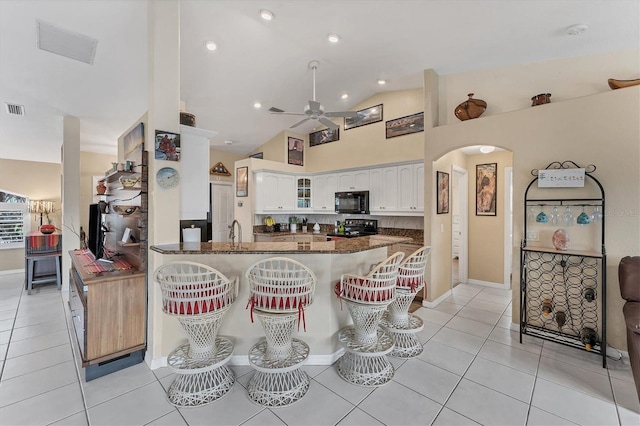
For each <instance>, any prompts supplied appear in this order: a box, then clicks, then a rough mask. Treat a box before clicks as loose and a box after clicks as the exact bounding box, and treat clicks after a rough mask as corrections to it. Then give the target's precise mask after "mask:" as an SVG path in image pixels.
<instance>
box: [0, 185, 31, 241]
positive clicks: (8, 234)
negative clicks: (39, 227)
mask: <svg viewBox="0 0 640 426" xmlns="http://www.w3.org/2000/svg"><path fill="white" fill-rule="evenodd" d="M28 208H29V199H28V198H27V197H24V196H22V195H19V194H13V193H10V192H6V191H2V190H0V250H1V249H9V248H12V249H13V248H20V247H24V234H25V230H26V226H25V224H26V220H27V217H28V214H27V212H28Z"/></svg>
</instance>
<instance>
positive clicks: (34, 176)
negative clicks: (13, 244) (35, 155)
mask: <svg viewBox="0 0 640 426" xmlns="http://www.w3.org/2000/svg"><path fill="white" fill-rule="evenodd" d="M61 173H62V168H61V165H60V164H57V163H40V162H35V161H20V160H7V159H0V189H3V190H5V191H9V192H14V193H17V194H21V195H25V196H27V197H29V199H31V200H49V201H53V202H54V203H55V205H54V208H55V210H56V211H55V212H54V213H53V214H51V215H50V218H51V220H52V222H53V224H54V225H56V227H58V228H61V227H62V218H61V216H60V194H61V189H60V182H61ZM44 220H45V221H46V218H45V219H44ZM29 225H31V230H34V231H35V230H36V229H37V228H38V226H40V216H38V217H36V215H35V214H34V215H32V218H31V220H30V221H29ZM14 269H24V249H23V248H19V249H6V250H2V251H0V271H10V270H14Z"/></svg>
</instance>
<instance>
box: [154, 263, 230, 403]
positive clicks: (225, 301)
mask: <svg viewBox="0 0 640 426" xmlns="http://www.w3.org/2000/svg"><path fill="white" fill-rule="evenodd" d="M155 280H156V281H157V282H158V284H160V288H161V290H162V309H163V311H164V312H165V313H166V314H167V315H171V316H173V317H175V318H177V319H178V321H179V322H180V325H182V327H183V328H184V330H185V332H186V333H187V337H188V339H189V343H186V344H184V345H180V346H178V347H177V348H176V349H174V350H173V351H172V352H171V353H170V354H169V356H168V357H167V363H168V364H169V368H170V369H171V370H173V372H174V373H176V374H177V377H176V378H175V380H174V381H173V383H172V384H171V386H170V387H169V389H168V390H167V395H168V397H169V401H170V402H171V403H172V404H173V405H175V406H177V407H194V406H200V405H204V404H208V403H210V402H213V401H216V400H217V399H220V398H221V397H223V396H224V395H226V394H227V392H229V390H231V388H232V387H233V384H234V383H235V376H234V374H233V371H231V370H230V369H229V368H228V367H227V366H226V365H225V364H226V363H227V362H228V361H229V359H230V358H231V355H232V354H233V343H232V342H231V341H230V340H229V339H227V338H226V337H220V336H218V330H219V328H220V326H221V325H222V320H223V319H224V316H225V314H226V313H227V310H228V309H229V307H230V306H231V304H232V303H233V302H234V300H235V299H236V296H237V295H238V279H237V278H234V279H233V281H230V280H229V279H228V278H227V277H226V276H224V275H223V274H222V273H220V272H219V271H217V270H216V269H214V268H211V267H209V266H206V265H201V264H199V263H194V262H187V261H183V262H171V263H167V264H164V265H162V266H160V267H159V268H158V269H156V271H155Z"/></svg>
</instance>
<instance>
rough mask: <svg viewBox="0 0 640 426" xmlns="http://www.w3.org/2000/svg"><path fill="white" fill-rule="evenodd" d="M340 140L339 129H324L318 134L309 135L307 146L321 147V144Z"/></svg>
mask: <svg viewBox="0 0 640 426" xmlns="http://www.w3.org/2000/svg"><path fill="white" fill-rule="evenodd" d="M337 140H340V129H339V128H338V129H335V130H331V129H324V130H320V131H319V132H313V133H309V146H316V145H322V144H323V143H329V142H335V141H337Z"/></svg>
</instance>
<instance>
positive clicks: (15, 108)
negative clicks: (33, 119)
mask: <svg viewBox="0 0 640 426" xmlns="http://www.w3.org/2000/svg"><path fill="white" fill-rule="evenodd" d="M4 106H5V107H6V108H7V114H13V115H24V105H17V104H9V103H7V102H5V103H4Z"/></svg>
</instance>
